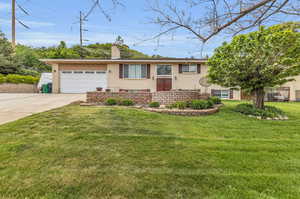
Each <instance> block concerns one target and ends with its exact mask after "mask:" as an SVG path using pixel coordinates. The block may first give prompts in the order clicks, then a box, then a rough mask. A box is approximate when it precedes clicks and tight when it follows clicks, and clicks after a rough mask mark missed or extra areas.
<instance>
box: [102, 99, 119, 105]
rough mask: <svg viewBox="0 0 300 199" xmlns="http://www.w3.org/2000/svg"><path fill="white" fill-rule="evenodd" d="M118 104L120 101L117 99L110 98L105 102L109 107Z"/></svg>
mask: <svg viewBox="0 0 300 199" xmlns="http://www.w3.org/2000/svg"><path fill="white" fill-rule="evenodd" d="M117 104H118V101H117V100H116V99H113V98H108V99H107V100H106V101H105V105H108V106H114V105H117Z"/></svg>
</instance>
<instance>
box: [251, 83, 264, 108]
mask: <svg viewBox="0 0 300 199" xmlns="http://www.w3.org/2000/svg"><path fill="white" fill-rule="evenodd" d="M253 105H254V106H255V107H256V108H258V109H264V108H265V90H264V88H258V89H256V90H255V91H254V98H253Z"/></svg>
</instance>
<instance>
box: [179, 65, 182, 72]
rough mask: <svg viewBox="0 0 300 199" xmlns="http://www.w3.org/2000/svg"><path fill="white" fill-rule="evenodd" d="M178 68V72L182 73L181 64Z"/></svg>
mask: <svg viewBox="0 0 300 199" xmlns="http://www.w3.org/2000/svg"><path fill="white" fill-rule="evenodd" d="M178 69H179V70H178V71H179V73H182V64H179V68H178Z"/></svg>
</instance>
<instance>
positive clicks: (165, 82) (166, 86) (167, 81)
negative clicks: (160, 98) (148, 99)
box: [157, 78, 172, 91]
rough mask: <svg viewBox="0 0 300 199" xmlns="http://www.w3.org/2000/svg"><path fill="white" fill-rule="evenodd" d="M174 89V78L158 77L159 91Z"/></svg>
mask: <svg viewBox="0 0 300 199" xmlns="http://www.w3.org/2000/svg"><path fill="white" fill-rule="evenodd" d="M171 89H172V78H158V79H157V91H170V90H171Z"/></svg>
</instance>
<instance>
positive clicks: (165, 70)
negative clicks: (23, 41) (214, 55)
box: [42, 45, 240, 100]
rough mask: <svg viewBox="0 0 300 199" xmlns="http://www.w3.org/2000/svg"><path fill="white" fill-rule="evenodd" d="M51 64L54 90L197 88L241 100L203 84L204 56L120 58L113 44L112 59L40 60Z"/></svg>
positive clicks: (213, 86)
mask: <svg viewBox="0 0 300 199" xmlns="http://www.w3.org/2000/svg"><path fill="white" fill-rule="evenodd" d="M42 61H44V62H46V63H48V64H50V65H51V66H52V76H53V86H52V87H53V88H52V89H53V92H54V93H85V92H88V91H95V90H96V88H98V87H101V88H103V89H104V90H105V89H109V90H110V91H112V92H120V91H121V92H139V91H140V92H142V91H144V92H156V91H169V90H198V91H200V92H201V93H212V94H213V95H216V96H219V97H221V98H223V99H237V100H238V99H240V92H239V91H233V90H230V89H228V88H222V87H220V86H217V85H204V86H203V84H201V81H203V80H205V77H206V75H207V69H208V68H207V65H206V61H207V60H205V59H177V58H167V59H121V57H120V51H119V49H118V47H117V46H116V45H113V46H112V58H111V59H102V60H101V59H43V60H42Z"/></svg>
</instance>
